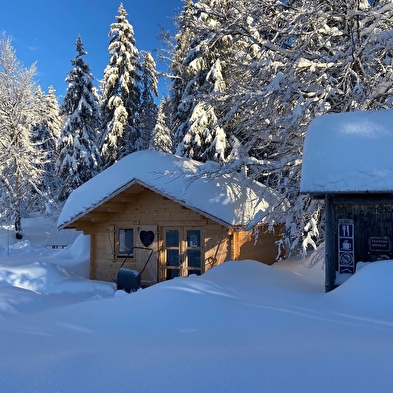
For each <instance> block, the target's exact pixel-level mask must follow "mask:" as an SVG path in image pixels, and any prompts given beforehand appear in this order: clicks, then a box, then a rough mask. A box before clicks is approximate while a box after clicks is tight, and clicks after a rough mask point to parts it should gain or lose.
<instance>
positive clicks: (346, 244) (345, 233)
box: [338, 220, 355, 274]
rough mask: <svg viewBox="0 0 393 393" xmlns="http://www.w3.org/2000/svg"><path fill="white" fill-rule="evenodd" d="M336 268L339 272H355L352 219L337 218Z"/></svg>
mask: <svg viewBox="0 0 393 393" xmlns="http://www.w3.org/2000/svg"><path fill="white" fill-rule="evenodd" d="M338 270H339V273H340V274H341V273H351V274H353V273H355V249H354V223H353V220H338Z"/></svg>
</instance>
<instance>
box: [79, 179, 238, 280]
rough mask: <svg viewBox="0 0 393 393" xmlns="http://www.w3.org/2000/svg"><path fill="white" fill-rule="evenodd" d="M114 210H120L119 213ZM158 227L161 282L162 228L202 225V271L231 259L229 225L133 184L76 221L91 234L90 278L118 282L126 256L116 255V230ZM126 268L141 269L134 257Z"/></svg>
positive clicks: (158, 267) (80, 227)
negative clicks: (223, 224)
mask: <svg viewBox="0 0 393 393" xmlns="http://www.w3.org/2000/svg"><path fill="white" fill-rule="evenodd" d="M115 210H119V211H118V212H116V211H115ZM146 225H148V226H154V227H155V228H156V233H155V237H156V239H157V250H156V251H155V260H156V263H157V274H158V275H159V281H161V280H163V279H164V277H163V274H162V261H161V260H160V259H161V258H160V252H159V251H160V250H162V247H163V238H162V235H161V228H163V227H179V228H183V227H187V228H200V229H201V230H202V239H203V245H202V250H203V258H204V261H206V263H203V267H202V270H203V271H205V270H208V269H209V268H211V267H213V266H215V265H217V264H220V263H222V262H224V261H226V260H229V259H230V258H229V256H230V254H231V252H230V241H229V238H228V228H226V227H224V226H222V225H220V224H218V223H215V222H214V221H212V220H210V219H208V218H206V217H203V216H201V215H200V214H198V213H195V212H194V211H192V210H190V209H187V208H185V207H183V206H181V205H179V204H178V203H176V202H174V201H172V200H170V199H168V198H165V197H163V196H161V195H160V194H157V193H154V192H152V191H150V190H148V189H144V188H142V187H140V186H134V187H133V186H131V188H130V190H126V192H123V193H121V194H119V195H118V196H116V197H114V198H112V199H111V200H110V201H109V202H106V203H104V204H103V205H101V206H100V207H98V208H96V209H95V210H93V211H92V212H89V213H87V214H86V215H85V216H83V217H82V218H81V219H79V220H77V221H76V222H75V223H74V227H76V228H79V229H80V230H83V232H84V233H85V234H87V235H90V254H91V258H90V259H91V260H90V273H91V278H92V279H96V280H104V281H116V278H117V273H118V271H119V268H120V266H121V264H122V263H123V262H124V259H125V258H124V257H118V256H117V244H118V239H117V233H118V230H119V229H120V228H130V229H135V230H136V231H135V233H136V234H137V229H138V228H139V227H144V226H146ZM124 267H126V268H129V269H136V270H138V269H139V270H140V269H141V266H140V265H139V266H138V265H137V262H136V260H135V259H134V258H129V259H127V261H126V263H125V265H124Z"/></svg>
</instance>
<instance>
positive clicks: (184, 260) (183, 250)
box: [159, 225, 205, 281]
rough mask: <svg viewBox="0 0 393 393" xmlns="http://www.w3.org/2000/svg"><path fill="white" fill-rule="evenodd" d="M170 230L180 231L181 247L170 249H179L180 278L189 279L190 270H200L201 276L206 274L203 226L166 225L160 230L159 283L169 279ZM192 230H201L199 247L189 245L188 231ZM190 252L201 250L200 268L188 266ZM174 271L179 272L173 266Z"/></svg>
mask: <svg viewBox="0 0 393 393" xmlns="http://www.w3.org/2000/svg"><path fill="white" fill-rule="evenodd" d="M168 230H177V231H179V246H178V247H170V248H169V249H176V248H178V249H179V260H180V261H181V263H179V270H180V272H179V276H181V277H187V276H188V271H190V270H194V271H195V270H198V271H199V270H200V274H202V273H204V271H205V264H204V261H205V247H204V244H205V241H204V230H203V227H202V226H199V225H187V226H181V225H165V226H162V227H160V229H159V241H160V253H159V265H160V269H159V270H160V278H159V281H166V280H167V279H168V278H167V270H168V268H167V264H166V263H167V260H166V255H167V254H166V251H167V247H166V232H167V231H168ZM190 230H199V233H200V246H199V247H189V246H188V244H187V231H190ZM188 250H200V259H201V261H200V264H201V267H200V268H196V267H192V266H191V267H190V266H189V265H188V257H187V251H188ZM172 270H177V269H176V268H175V267H173V266H172Z"/></svg>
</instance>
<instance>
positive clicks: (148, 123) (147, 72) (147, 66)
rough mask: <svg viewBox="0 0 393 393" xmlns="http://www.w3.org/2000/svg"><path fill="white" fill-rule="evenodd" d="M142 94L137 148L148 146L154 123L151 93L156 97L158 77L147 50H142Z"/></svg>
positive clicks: (155, 118)
mask: <svg viewBox="0 0 393 393" xmlns="http://www.w3.org/2000/svg"><path fill="white" fill-rule="evenodd" d="M142 57H143V62H142V80H141V83H142V94H141V105H140V108H139V124H138V126H139V134H140V136H139V142H137V143H136V146H135V147H136V149H137V150H146V149H148V148H149V142H150V139H151V136H152V133H153V130H154V127H155V125H156V120H157V110H158V108H157V104H156V103H155V102H154V98H153V95H155V96H156V97H158V78H157V70H156V63H155V61H154V59H153V57H152V55H151V54H150V53H149V52H145V51H143V52H142Z"/></svg>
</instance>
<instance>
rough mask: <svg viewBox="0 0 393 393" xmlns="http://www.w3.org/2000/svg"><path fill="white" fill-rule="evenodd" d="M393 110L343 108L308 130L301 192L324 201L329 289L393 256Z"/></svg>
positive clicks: (318, 119) (311, 125) (319, 120)
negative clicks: (369, 264) (364, 265)
mask: <svg viewBox="0 0 393 393" xmlns="http://www.w3.org/2000/svg"><path fill="white" fill-rule="evenodd" d="M392 152H393V111H392V110H381V111H369V112H366V111H364V112H360V111H359V112H352V113H340V114H330V115H325V116H321V117H320V118H317V119H315V120H314V121H313V122H312V123H311V124H310V126H309V129H308V131H307V135H306V139H305V144H304V156H303V168H302V181H301V192H302V193H308V194H310V195H311V196H312V197H314V198H320V199H324V200H325V217H326V238H325V272H326V280H325V288H326V291H330V290H332V289H334V288H335V287H337V286H338V285H340V284H341V283H342V282H343V281H345V280H346V279H347V278H348V277H349V276H350V275H352V274H354V273H355V272H356V266H357V264H358V263H359V262H375V261H378V260H383V259H393V155H392Z"/></svg>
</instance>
